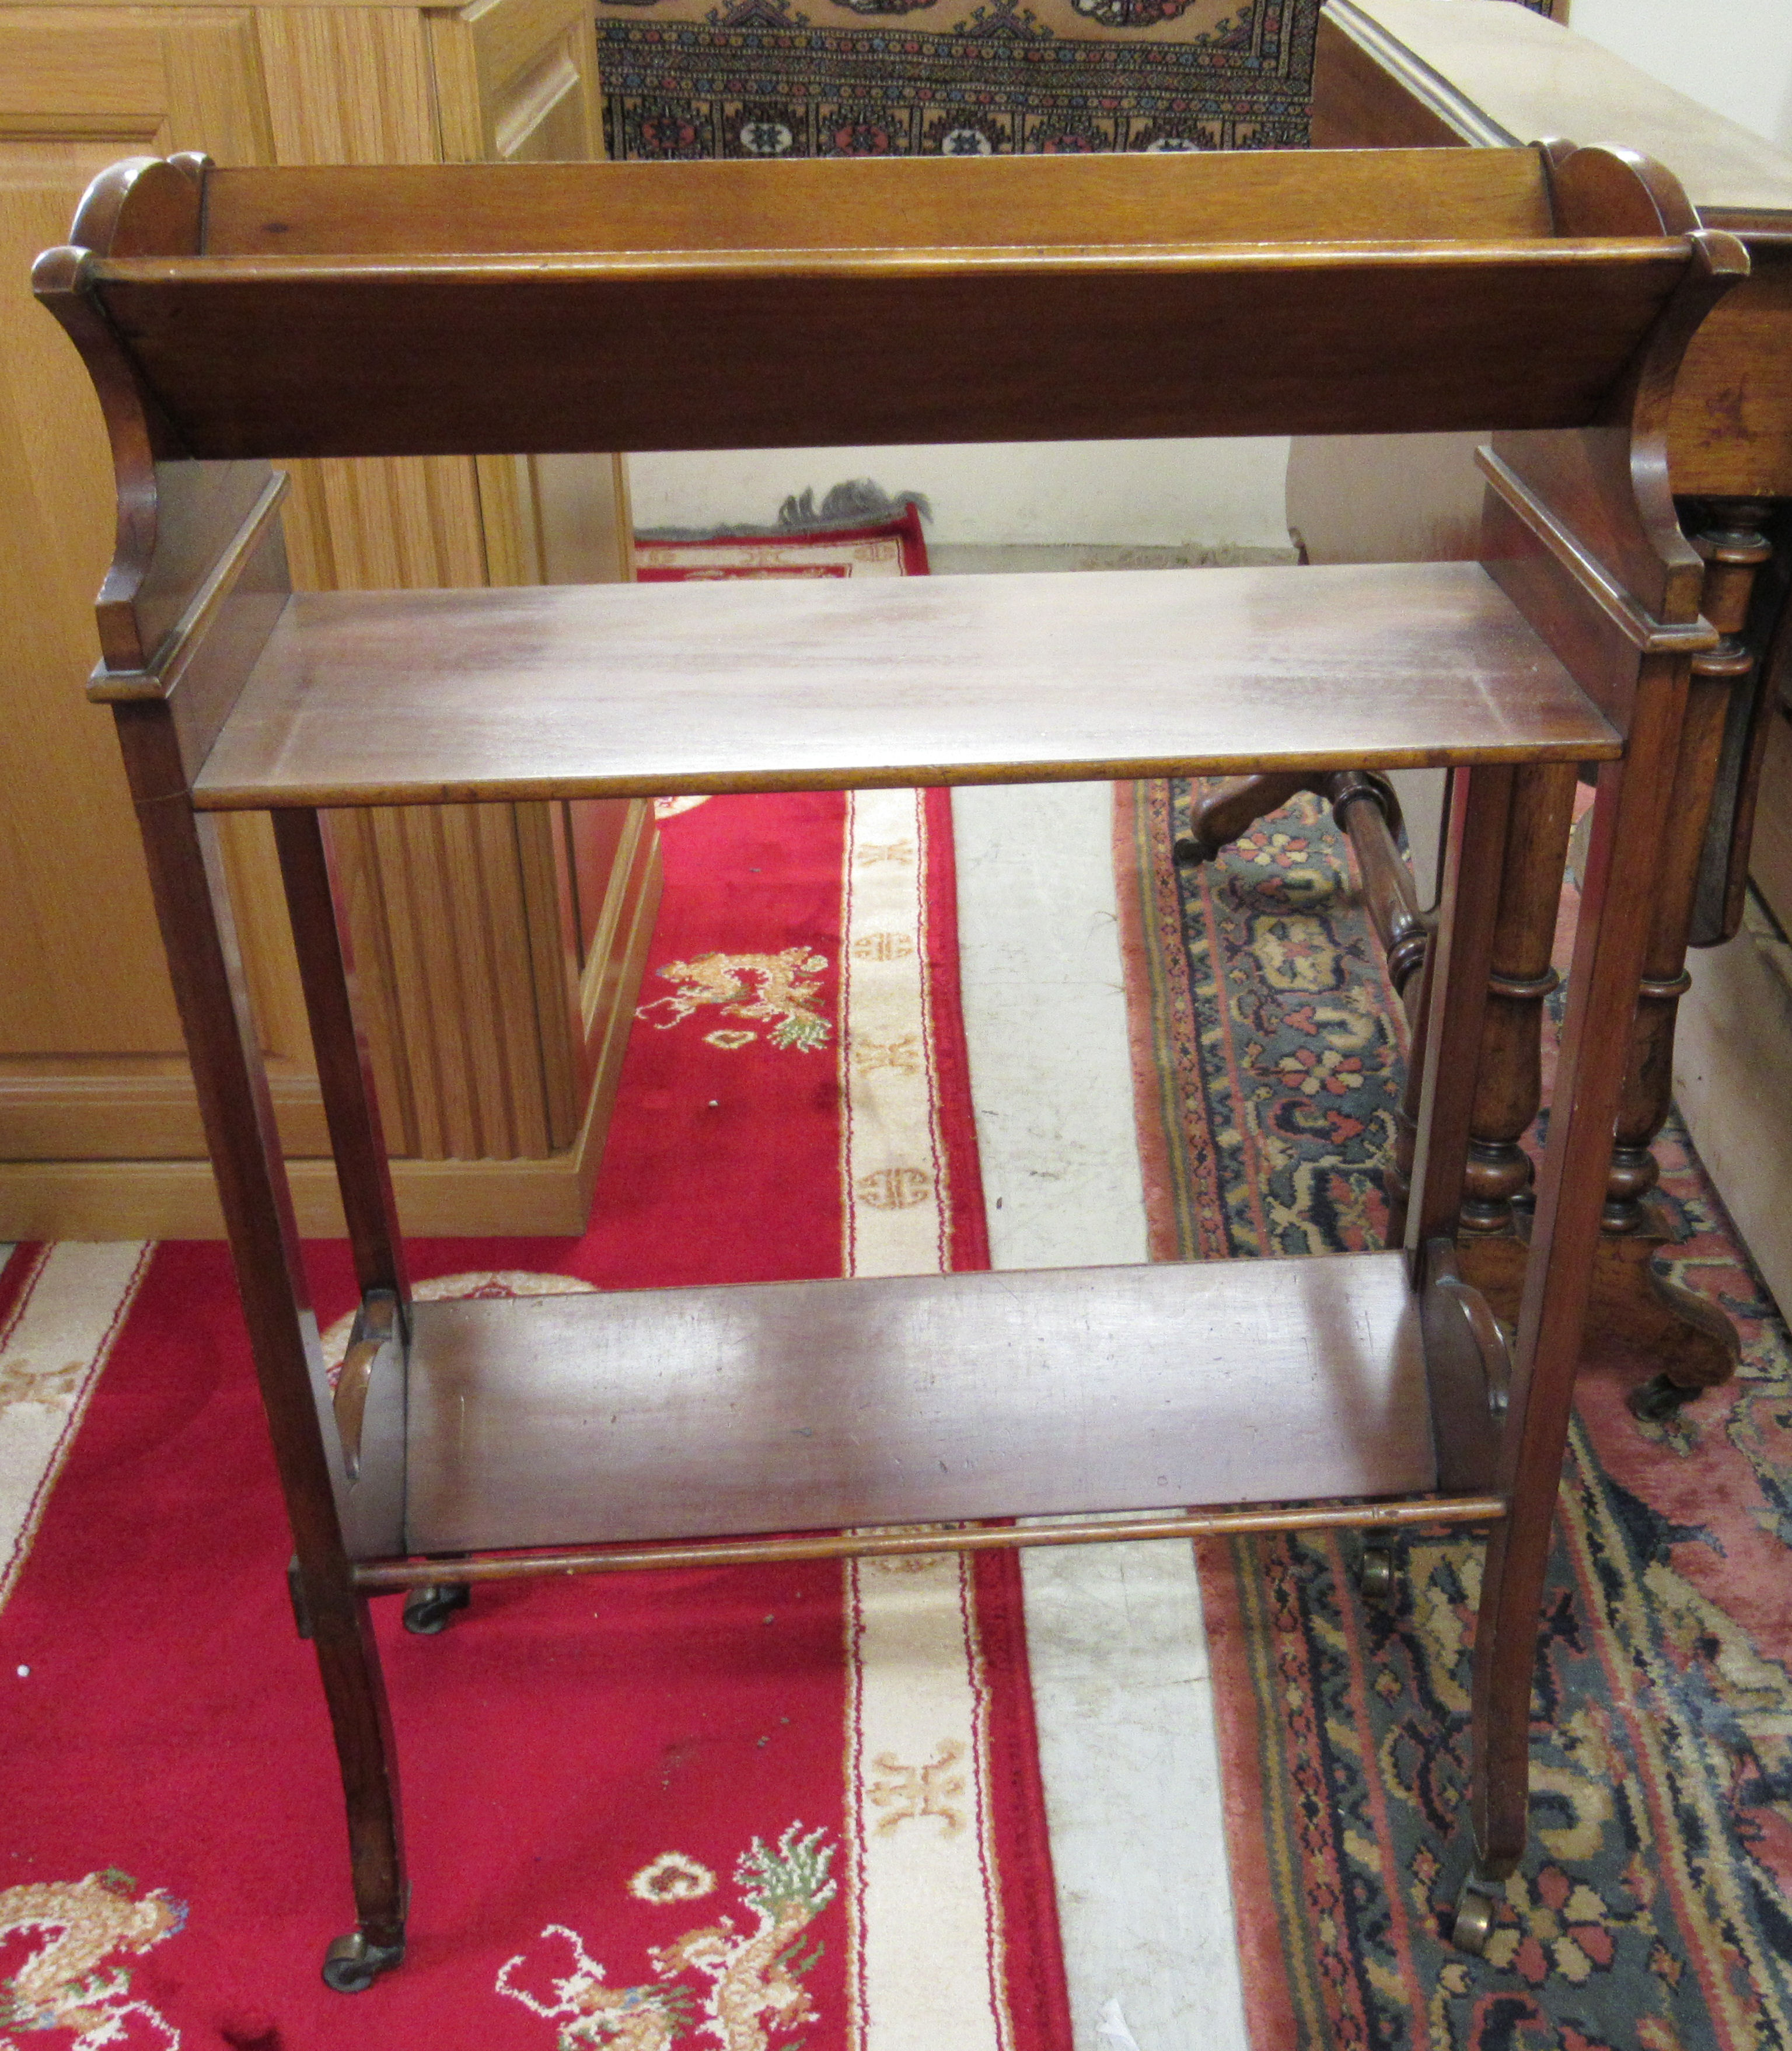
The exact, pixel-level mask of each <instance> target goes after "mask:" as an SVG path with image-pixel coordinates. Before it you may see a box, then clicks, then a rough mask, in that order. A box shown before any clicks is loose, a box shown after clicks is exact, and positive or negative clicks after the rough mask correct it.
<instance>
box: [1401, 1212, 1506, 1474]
mask: <svg viewBox="0 0 1792 2051" xmlns="http://www.w3.org/2000/svg"><path fill="white" fill-rule="evenodd" d="M1419 1322H1420V1325H1421V1327H1422V1329H1423V1333H1424V1340H1425V1378H1426V1381H1427V1385H1428V1386H1429V1388H1430V1390H1431V1430H1432V1433H1433V1436H1434V1437H1435V1440H1436V1444H1437V1458H1438V1486H1439V1488H1440V1489H1443V1490H1446V1491H1454V1490H1470V1491H1478V1490H1487V1489H1490V1488H1491V1487H1492V1486H1493V1483H1494V1479H1495V1476H1496V1475H1497V1471H1498V1467H1499V1453H1500V1437H1501V1431H1502V1429H1503V1428H1504V1424H1505V1414H1506V1408H1507V1405H1508V1404H1509V1401H1510V1397H1511V1391H1512V1350H1511V1347H1510V1346H1509V1343H1508V1342H1507V1338H1506V1334H1505V1332H1504V1331H1503V1330H1501V1327H1500V1325H1499V1323H1498V1322H1497V1319H1495V1318H1494V1315H1493V1310H1492V1308H1491V1307H1490V1306H1489V1303H1488V1301H1487V1299H1486V1297H1485V1296H1483V1295H1482V1293H1481V1291H1479V1290H1478V1289H1477V1288H1475V1287H1474V1286H1473V1285H1472V1284H1471V1283H1468V1282H1466V1281H1465V1280H1464V1279H1463V1278H1462V1271H1461V1269H1460V1268H1458V1265H1457V1260H1456V1248H1455V1244H1454V1242H1453V1241H1452V1240H1447V1239H1431V1240H1427V1241H1426V1243H1425V1256H1424V1274H1423V1280H1422V1282H1421V1283H1420V1285H1419Z"/></svg>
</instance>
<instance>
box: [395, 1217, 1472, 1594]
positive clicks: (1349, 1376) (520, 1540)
mask: <svg viewBox="0 0 1792 2051" xmlns="http://www.w3.org/2000/svg"><path fill="white" fill-rule="evenodd" d="M413 1315H414V1316H415V1318H416V1338H415V1341H414V1342H413V1345H412V1353H411V1379H410V1405H409V1433H410V1446H409V1454H408V1470H407V1471H408V1474H409V1477H410V1479H409V1483H408V1494H407V1498H406V1506H405V1533H404V1545H403V1546H402V1548H400V1549H401V1550H403V1551H405V1552H410V1553H450V1552H478V1551H485V1550H487V1549H497V1548H509V1547H517V1546H528V1545H568V1544H576V1543H591V1544H596V1543H601V1542H603V1541H632V1540H638V1539H647V1538H666V1537H679V1536H685V1537H700V1536H705V1535H715V1536H722V1535H724V1534H727V1533H736V1532H751V1531H757V1530H763V1529H764V1528H765V1524H766V1516H767V1510H771V1511H772V1512H773V1514H775V1517H776V1518H777V1520H778V1522H779V1526H781V1527H782V1528H783V1529H787V1530H802V1529H814V1528H815V1527H817V1526H841V1525H856V1524H888V1523H894V1522H935V1521H936V1520H939V1519H955V1518H978V1519H986V1518H997V1517H1002V1518H1006V1517H1028V1516H1043V1515H1047V1514H1053V1513H1056V1512H1060V1511H1069V1510H1088V1509H1100V1510H1142V1509H1152V1508H1158V1507H1161V1506H1165V1505H1179V1504H1183V1503H1207V1504H1221V1503H1227V1502H1264V1501H1267V1500H1278V1501H1279V1500H1283V1499H1286V1500H1288V1501H1290V1502H1298V1501H1302V1500H1311V1499H1313V1498H1322V1497H1328V1496H1338V1495H1348V1496H1363V1497H1371V1496H1392V1495H1404V1494H1427V1493H1429V1492H1431V1490H1433V1489H1434V1488H1435V1485H1436V1473H1437V1463H1436V1455H1435V1453H1434V1452H1433V1451H1432V1445H1431V1416H1430V1406H1429V1404H1428V1403H1427V1400H1426V1394H1425V1363H1424V1355H1423V1350H1422V1349H1421V1347H1420V1346H1419V1319H1418V1314H1417V1310H1416V1307H1415V1304H1414V1303H1413V1299H1412V1294H1411V1289H1410V1287H1408V1285H1407V1278H1406V1269H1405V1262H1404V1259H1403V1258H1402V1256H1400V1255H1399V1254H1380V1255H1376V1256H1369V1257H1364V1256H1358V1255H1354V1254H1350V1255H1337V1256H1333V1257H1331V1258H1329V1259H1325V1258H1321V1259H1314V1260H1279V1261H1255V1262H1251V1263H1249V1264H1245V1263H1229V1262H1222V1263H1216V1264H1212V1265H1209V1266H1205V1267H1203V1266H1193V1267H1177V1266H1169V1267H1158V1268H1069V1269H1064V1270H1061V1271H1057V1272H1053V1271H1049V1270H1045V1271H1040V1272H1033V1273H1025V1274H1005V1275H949V1276H913V1277H908V1278H900V1279H894V1280H879V1281H865V1282H859V1281H853V1282H787V1283H776V1284H772V1285H769V1286H767V1287H763V1288H751V1287H732V1288H713V1289H669V1290H654V1291H638V1292H637V1291H621V1292H614V1293H605V1294H603V1295H590V1296H537V1297H532V1298H529V1299H527V1300H526V1301H525V1302H522V1303H516V1302H504V1303H495V1302H483V1301H479V1300H477V1299H469V1300H467V1301H466V1302H462V1303H419V1304H417V1305H416V1307H415V1310H414V1313H413ZM1191 1357H1193V1359H1195V1360H1197V1361H1198V1362H1199V1366H1198V1369H1197V1368H1196V1367H1193V1366H1192V1365H1191V1364H1190V1362H1191Z"/></svg>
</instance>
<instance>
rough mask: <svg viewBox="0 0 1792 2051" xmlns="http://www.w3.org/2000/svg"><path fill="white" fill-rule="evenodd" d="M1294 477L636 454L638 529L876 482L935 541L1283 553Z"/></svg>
mask: <svg viewBox="0 0 1792 2051" xmlns="http://www.w3.org/2000/svg"><path fill="white" fill-rule="evenodd" d="M1788 4H1789V5H1792V0H1788ZM1287 467H1288V443H1287V441H1286V439H1285V438H1283V437H1282V436H1265V437H1263V438H1260V439H1252V440H1248V441H1243V440H1240V441H1161V442H994V443H983V444H971V443H948V444H943V445H940V446H937V447H897V448H812V449H763V450H756V451H744V452H740V453H736V454H732V455H710V454H700V455H635V456H631V458H630V459H629V477H630V483H631V490H632V494H633V497H634V524H635V525H636V526H637V528H651V527H713V526H720V525H728V524H733V525H744V524H745V523H746V522H750V521H752V522H767V523H769V522H771V521H773V520H775V518H777V514H778V508H779V506H780V505H781V504H782V503H783V501H784V499H785V498H787V496H788V495H789V494H791V493H792V492H798V491H801V490H803V489H804V488H805V487H812V488H813V489H814V493H815V496H816V498H817V501H818V502H819V500H820V499H821V498H822V494H824V493H825V492H826V490H828V488H829V486H830V485H834V484H838V483H841V482H844V481H845V479H849V478H854V477H869V478H873V479H876V482H878V483H879V484H880V485H881V486H883V487H884V490H886V491H891V492H895V491H919V492H923V493H924V494H926V495H927V498H929V499H930V500H931V502H932V506H933V516H934V517H933V522H932V524H931V525H930V526H929V528H928V529H927V538H928V540H929V541H935V542H942V543H947V544H953V543H962V542H974V543H984V544H1013V543H1017V542H1040V541H1045V542H1083V543H1088V544H1095V545H1110V546H1112V545H1121V546H1129V547H1169V548H1182V547H1187V546H1190V545H1193V546H1196V547H1202V546H1205V547H1224V546H1226V545H1231V546H1233V547H1240V548H1271V549H1281V548H1286V546H1287V545H1288V526H1287V521H1286V514H1285V507H1284V503H1283V502H1284V498H1285V496H1286V493H1285V488H1284V479H1285V477H1286V471H1287Z"/></svg>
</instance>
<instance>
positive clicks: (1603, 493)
mask: <svg viewBox="0 0 1792 2051" xmlns="http://www.w3.org/2000/svg"><path fill="white" fill-rule="evenodd" d="M1544 161H1545V163H1546V165H1547V166H1548V172H1549V178H1550V193H1551V201H1552V205H1553V207H1554V209H1555V212H1556V225H1557V229H1558V230H1559V232H1560V233H1562V234H1563V235H1564V236H1576V237H1582V236H1638V237H1654V236H1667V237H1673V238H1674V239H1675V240H1679V241H1681V242H1682V243H1683V244H1685V248H1686V250H1687V256H1688V261H1687V264H1686V265H1685V269H1684V271H1683V272H1682V273H1681V277H1680V279H1679V281H1678V283H1677V284H1676V285H1675V286H1674V287H1673V291H1672V292H1671V294H1670V295H1669V298H1668V299H1667V302H1666V303H1665V305H1664V306H1663V307H1662V308H1661V312H1660V314H1659V316H1658V317H1657V319H1656V321H1655V322H1654V324H1653V326H1652V327H1651V328H1650V330H1649V334H1648V335H1647V337H1646V339H1645V340H1644V342H1642V346H1640V347H1639V349H1638V351H1637V353H1636V354H1635V356H1634V358H1633V359H1632V361H1631V362H1630V366H1629V369H1628V370H1627V371H1626V374H1625V376H1624V377H1622V378H1621V379H1620V380H1619V381H1618V384H1617V385H1615V386H1614V388H1613V389H1612V391H1611V392H1610V394H1609V395H1608V397H1607V400H1606V401H1605V404H1604V407H1603V411H1602V413H1601V415H1600V418H1599V424H1597V425H1595V426H1593V427H1588V428H1543V429H1536V428H1532V429H1525V430H1521V431H1517V432H1506V433H1501V434H1497V435H1496V436H1494V437H1493V451H1494V455H1495V457H1496V459H1497V467H1499V468H1500V469H1501V470H1503V471H1505V475H1506V477H1507V479H1508V480H1509V483H1515V484H1517V486H1519V487H1520V490H1519V491H1518V492H1517V494H1514V493H1513V491H1511V490H1509V489H1508V490H1507V491H1506V493H1505V496H1506V498H1507V502H1508V503H1509V504H1510V505H1512V506H1513V509H1514V510H1516V511H1517V513H1518V514H1519V517H1520V518H1521V519H1522V520H1524V521H1525V524H1526V525H1530V526H1532V529H1533V531H1534V532H1536V533H1537V534H1538V536H1539V538H1540V539H1542V540H1544V541H1545V542H1546V544H1549V545H1553V546H1554V547H1555V548H1556V553H1558V555H1563V554H1564V549H1563V544H1564V541H1566V543H1567V544H1568V546H1567V549H1566V553H1565V556H1564V566H1565V567H1566V568H1568V571H1569V572H1570V574H1571V576H1574V577H1575V580H1576V581H1578V582H1580V583H1581V584H1583V586H1584V587H1585V588H1587V590H1588V591H1589V592H1590V593H1591V595H1592V596H1594V597H1595V600H1596V602H1598V603H1599V604H1600V605H1601V606H1602V607H1604V608H1605V609H1607V611H1610V609H1611V603H1612V600H1613V598H1614V596H1615V597H1616V599H1617V600H1618V604H1619V605H1620V607H1629V608H1630V609H1632V610H1634V612H1635V613H1636V614H1637V615H1638V616H1639V617H1638V626H1640V627H1649V628H1653V629H1657V630H1658V629H1661V628H1671V627H1690V626H1692V624H1693V623H1696V622H1697V620H1698V619H1699V608H1700V599H1701V596H1702V594H1703V592H1704V563H1703V561H1701V560H1700V557H1699V556H1698V554H1697V553H1696V551H1695V550H1694V549H1693V548H1692V545H1691V544H1690V543H1689V541H1687V539H1686V537H1685V535H1684V534H1683V533H1681V529H1680V522H1679V518H1678V515H1677V513H1676V511H1675V509H1674V502H1673V493H1672V490H1670V488H1669V477H1668V424H1669V414H1670V412H1671V411H1672V408H1673V395H1674V386H1675V383H1676V381H1677V378H1678V377H1679V374H1680V366H1681V360H1682V358H1683V357H1685V354H1686V350H1687V347H1688V346H1689V343H1690V342H1692V338H1693V336H1694V335H1695V334H1696V333H1697V332H1698V330H1699V327H1700V324H1701V323H1702V322H1703V321H1704V318H1705V316H1706V315H1707V314H1708V313H1709V312H1710V311H1711V310H1712V307H1714V306H1715V305H1716V303H1717V302H1718V301H1719V300H1720V299H1721V298H1722V297H1723V296H1724V294H1725V293H1726V292H1727V291H1729V289H1730V287H1731V286H1732V285H1735V284H1737V283H1739V282H1740V281H1741V280H1742V279H1744V278H1746V277H1747V275H1748V273H1749V257H1748V252H1747V250H1746V249H1745V248H1743V245H1742V244H1741V243H1740V242H1739V241H1738V240H1736V238H1735V236H1733V235H1730V234H1728V233H1726V232H1724V231H1723V230H1722V229H1708V228H1705V227H1703V226H1701V225H1700V220H1699V217H1698V214H1697V213H1696V210H1695V209H1694V208H1693V207H1692V203H1691V202H1690V201H1689V200H1688V199H1687V197H1686V195H1685V193H1684V192H1683V191H1682V190H1681V187H1680V185H1679V183H1678V182H1677V180H1676V179H1675V178H1674V177H1673V174H1672V173H1671V172H1670V171H1669V170H1666V169H1665V167H1664V166H1661V165H1660V164H1657V163H1656V162H1654V161H1653V159H1652V158H1647V157H1644V156H1642V155H1640V154H1638V152H1637V151H1635V150H1622V149H1616V148H1611V147H1605V146H1598V147H1591V148H1576V147H1574V146H1573V145H1571V144H1568V143H1548V144H1545V145H1544ZM1495 481H1496V482H1498V479H1496V480H1495ZM1521 499H1528V500H1531V501H1533V502H1536V503H1537V504H1540V506H1545V507H1547V508H1548V509H1549V514H1550V518H1549V520H1548V521H1547V522H1544V525H1539V524H1538V522H1536V520H1535V519H1534V518H1530V517H1528V515H1527V512H1526V509H1525V506H1524V505H1523V504H1522V503H1521ZM1544 526H1548V527H1550V528H1552V529H1553V533H1545V532H1544ZM1495 553H1501V551H1500V550H1498V549H1496V550H1495ZM1577 558H1583V559H1584V560H1583V561H1577V560H1576V559H1577ZM1632 638H1635V635H1634V632H1633V636H1632ZM1715 638H1716V637H1715V636H1714V635H1709V633H1708V639H1707V642H1706V645H1707V646H1708V645H1710V643H1711V641H1712V640H1714V639H1715ZM1607 709H1608V710H1610V708H1609V707H1608V708H1607Z"/></svg>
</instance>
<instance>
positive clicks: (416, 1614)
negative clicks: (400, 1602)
mask: <svg viewBox="0 0 1792 2051" xmlns="http://www.w3.org/2000/svg"><path fill="white" fill-rule="evenodd" d="M471 1600H473V1591H472V1590H471V1589H470V1588H469V1587H468V1586H467V1584H466V1582H465V1581H437V1582H435V1584H433V1585H432V1586H431V1587H429V1588H412V1591H411V1592H410V1593H409V1594H408V1596H406V1597H405V1598H404V1628H405V1629H406V1630H407V1631H411V1632H412V1633H414V1634H415V1635H416V1636H417V1637H419V1638H434V1637H435V1636H437V1635H439V1633H440V1632H442V1631H446V1630H447V1627H448V1626H449V1625H450V1624H451V1623H453V1622H454V1620H455V1615H457V1614H458V1612H460V1611H462V1610H463V1609H465V1608H466V1607H467V1604H469V1603H470V1601H471Z"/></svg>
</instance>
